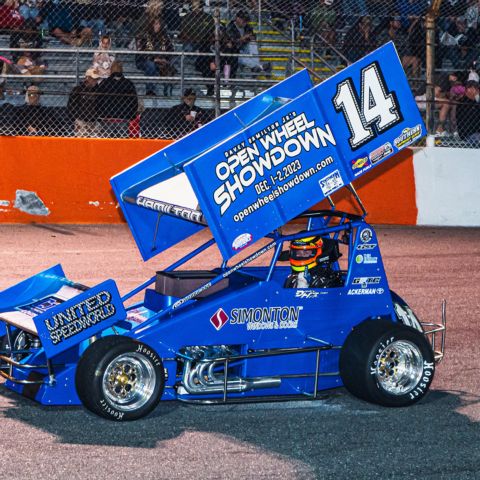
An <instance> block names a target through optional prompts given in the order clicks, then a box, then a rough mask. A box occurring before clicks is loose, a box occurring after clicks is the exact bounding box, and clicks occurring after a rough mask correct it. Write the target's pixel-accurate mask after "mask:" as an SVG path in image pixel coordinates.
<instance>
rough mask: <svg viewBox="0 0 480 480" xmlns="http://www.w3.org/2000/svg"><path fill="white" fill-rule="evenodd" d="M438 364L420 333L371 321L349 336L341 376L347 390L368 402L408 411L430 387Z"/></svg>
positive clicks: (343, 349)
mask: <svg viewBox="0 0 480 480" xmlns="http://www.w3.org/2000/svg"><path fill="white" fill-rule="evenodd" d="M434 372H435V361H434V356H433V351H432V348H431V346H430V343H429V342H428V340H427V339H426V338H425V336H424V335H423V334H422V333H420V332H419V331H418V330H415V329H414V328H412V327H408V326H405V325H399V324H398V323H393V322H391V321H388V320H367V321H365V322H362V323H361V324H360V325H358V326H356V327H355V328H354V329H353V330H352V331H351V332H350V334H349V335H348V337H347V339H346V340H345V343H344V345H343V347H342V350H341V352H340V375H341V377H342V380H343V383H344V385H345V387H346V388H347V390H348V391H349V392H350V393H352V394H353V395H355V396H357V397H359V398H362V399H364V400H366V401H368V402H372V403H377V404H379V405H384V406H388V407H405V406H407V405H412V404H414V403H416V402H418V401H419V400H421V399H422V398H423V397H424V396H425V395H426V393H427V392H428V389H429V387H430V384H431V383H432V380H433V375H434Z"/></svg>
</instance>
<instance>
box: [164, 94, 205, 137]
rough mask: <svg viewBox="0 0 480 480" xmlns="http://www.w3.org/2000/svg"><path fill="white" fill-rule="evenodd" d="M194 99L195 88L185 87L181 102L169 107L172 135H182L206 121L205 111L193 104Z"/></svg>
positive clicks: (195, 96) (195, 97)
mask: <svg viewBox="0 0 480 480" xmlns="http://www.w3.org/2000/svg"><path fill="white" fill-rule="evenodd" d="M196 99H197V95H196V93H195V90H193V89H192V88H187V89H186V90H185V91H184V92H183V97H182V103H180V104H179V105H175V106H174V107H172V108H171V109H170V119H169V120H170V122H171V127H172V131H173V132H174V137H183V135H185V134H187V133H189V132H191V131H193V130H195V129H196V128H198V127H200V126H201V125H203V124H204V123H206V122H207V121H208V120H207V112H206V111H205V110H204V109H202V108H200V107H197V106H196V105H195V101H196Z"/></svg>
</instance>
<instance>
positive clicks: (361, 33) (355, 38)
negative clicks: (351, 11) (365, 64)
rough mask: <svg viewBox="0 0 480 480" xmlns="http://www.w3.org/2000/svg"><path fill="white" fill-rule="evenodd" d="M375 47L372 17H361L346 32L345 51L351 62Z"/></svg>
mask: <svg viewBox="0 0 480 480" xmlns="http://www.w3.org/2000/svg"><path fill="white" fill-rule="evenodd" d="M375 47H376V43H375V37H374V34H373V29H372V19H371V18H370V17H369V16H364V17H360V18H359V19H358V20H357V21H356V22H355V23H354V24H353V25H352V26H351V27H350V29H349V30H348V31H347V32H346V34H345V42H344V51H343V53H344V55H345V56H346V57H347V59H348V60H349V61H350V62H355V61H357V60H358V59H360V58H362V57H364V56H365V55H366V54H367V53H369V52H371V51H372V50H373V49H374V48H375Z"/></svg>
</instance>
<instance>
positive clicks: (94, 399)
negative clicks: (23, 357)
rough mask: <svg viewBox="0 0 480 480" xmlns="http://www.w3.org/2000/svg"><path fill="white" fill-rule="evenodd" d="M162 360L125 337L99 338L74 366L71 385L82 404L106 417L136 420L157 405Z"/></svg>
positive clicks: (159, 396)
mask: <svg viewBox="0 0 480 480" xmlns="http://www.w3.org/2000/svg"><path fill="white" fill-rule="evenodd" d="M164 385H165V372H164V368H163V362H162V360H161V358H160V357H159V356H158V354H157V353H156V352H155V351H154V350H153V349H152V348H150V347H149V346H148V345H145V344H143V343H140V342H137V341H135V340H133V339H131V338H128V337H121V336H117V335H114V336H108V337H103V338H100V339H99V340H97V341H95V342H94V343H93V344H92V345H91V346H90V347H88V348H87V350H86V351H85V353H84V354H83V356H82V357H81V358H80V360H79V362H78V365H77V372H76V375H75V386H76V389H77V393H78V396H79V398H80V400H81V401H82V403H83V405H84V406H85V407H86V408H88V409H89V410H90V411H92V412H93V413H96V414H97V415H100V416H102V417H105V418H108V419H109V420H117V421H126V420H137V419H139V418H142V417H144V416H146V415H148V414H149V413H150V412H151V411H152V410H153V409H154V408H155V407H156V406H157V404H158V402H159V401H160V398H161V397H162V394H163V389H164Z"/></svg>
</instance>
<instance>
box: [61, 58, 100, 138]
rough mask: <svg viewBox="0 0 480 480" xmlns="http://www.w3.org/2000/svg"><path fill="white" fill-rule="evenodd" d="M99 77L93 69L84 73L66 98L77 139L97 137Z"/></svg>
mask: <svg viewBox="0 0 480 480" xmlns="http://www.w3.org/2000/svg"><path fill="white" fill-rule="evenodd" d="M99 78H100V76H99V75H98V73H97V71H96V70H95V69H93V68H89V69H88V70H87V71H86V72H85V78H84V80H83V82H82V83H81V84H80V85H77V86H76V87H73V89H72V91H71V92H70V95H69V97H68V105H67V109H68V113H69V115H70V117H71V118H72V119H73V124H74V131H75V135H76V136H77V137H98V136H99V133H100V132H99V127H98V115H97V106H96V101H97V98H96V95H97V88H98V80H99Z"/></svg>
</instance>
